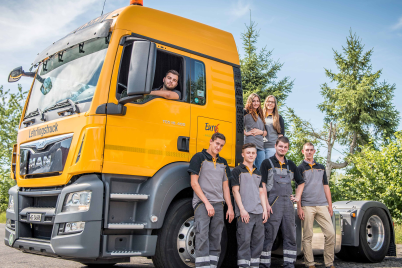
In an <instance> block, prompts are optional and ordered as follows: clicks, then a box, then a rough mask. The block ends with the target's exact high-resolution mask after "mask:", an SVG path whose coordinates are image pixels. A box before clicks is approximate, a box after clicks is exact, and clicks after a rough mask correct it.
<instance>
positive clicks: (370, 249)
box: [358, 208, 391, 262]
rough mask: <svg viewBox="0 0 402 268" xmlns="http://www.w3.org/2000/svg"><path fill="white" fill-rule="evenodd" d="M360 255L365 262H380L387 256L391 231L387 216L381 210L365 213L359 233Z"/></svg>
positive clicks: (374, 209) (371, 209)
mask: <svg viewBox="0 0 402 268" xmlns="http://www.w3.org/2000/svg"><path fill="white" fill-rule="evenodd" d="M359 235H360V239H359V247H358V254H359V255H360V257H361V261H363V262H380V261H382V260H383V259H384V258H385V256H386V255H387V252H388V248H389V243H390V241H391V237H390V235H391V230H390V225H389V221H388V217H387V214H386V213H385V211H384V210H383V209H381V208H370V209H368V210H367V211H366V213H364V215H363V219H362V222H361V224H360V231H359Z"/></svg>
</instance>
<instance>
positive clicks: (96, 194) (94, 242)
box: [4, 174, 104, 259]
mask: <svg viewBox="0 0 402 268" xmlns="http://www.w3.org/2000/svg"><path fill="white" fill-rule="evenodd" d="M84 190H91V191H92V198H91V205H90V208H89V210H88V211H85V212H61V211H62V206H63V202H64V199H65V197H66V195H67V194H69V193H72V192H78V191H84ZM9 193H10V195H13V196H14V200H15V205H14V210H13V211H10V210H7V212H6V216H7V219H11V220H12V221H15V225H14V226H15V228H14V230H13V229H12V228H10V226H6V230H5V238H4V243H5V245H7V246H11V247H14V248H17V249H20V250H23V251H28V252H35V253H38V254H43V255H52V256H56V257H63V258H72V259H96V258H99V256H100V247H101V229H102V212H103V196H104V187H103V182H102V181H101V180H100V179H99V178H98V176H97V175H95V174H91V175H83V176H81V177H80V178H79V179H78V180H77V181H76V182H75V183H73V184H71V185H68V186H66V187H64V188H62V189H57V188H55V189H53V190H49V189H46V190H44V189H42V190H40V189H25V191H20V189H18V187H17V186H15V187H13V188H11V189H10V191H9ZM52 204H54V205H52ZM44 206H49V207H44ZM29 211H32V212H35V213H37V212H39V213H41V214H42V220H41V222H30V221H29V219H28V217H27V212H28V213H29ZM77 221H83V222H85V228H84V230H83V231H81V232H79V233H73V234H61V233H60V232H59V228H60V227H61V226H62V225H63V224H65V223H67V222H77Z"/></svg>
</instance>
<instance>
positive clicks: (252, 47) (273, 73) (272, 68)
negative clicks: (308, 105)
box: [240, 17, 294, 103]
mask: <svg viewBox="0 0 402 268" xmlns="http://www.w3.org/2000/svg"><path fill="white" fill-rule="evenodd" d="M259 35H260V34H259V31H258V30H257V25H256V23H255V22H254V21H252V20H251V17H250V24H249V25H247V24H246V31H245V32H244V33H242V35H241V37H242V40H243V49H244V57H243V58H242V59H240V69H241V75H242V87H243V100H244V103H245V102H246V101H247V98H248V96H249V95H250V94H251V93H257V94H258V95H259V96H260V97H261V100H262V102H263V101H264V100H265V98H266V97H267V96H268V95H274V96H275V97H276V98H277V99H278V101H279V102H280V103H284V102H285V100H286V98H287V96H288V94H289V93H290V92H291V90H292V87H293V82H294V81H293V80H291V79H290V77H288V76H286V77H284V78H283V79H281V80H278V76H277V73H278V72H279V71H280V70H281V68H282V66H283V63H280V62H279V60H278V61H274V60H273V59H272V58H271V56H272V52H273V50H267V48H266V46H265V47H263V48H262V49H261V50H260V51H258V50H257V47H256V45H257V41H258V37H259Z"/></svg>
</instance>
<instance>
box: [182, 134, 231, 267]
mask: <svg viewBox="0 0 402 268" xmlns="http://www.w3.org/2000/svg"><path fill="white" fill-rule="evenodd" d="M225 140H226V139H225V136H224V135H223V134H221V133H214V134H213V135H212V137H211V140H210V142H209V148H208V149H207V150H205V149H204V150H203V151H202V152H199V153H196V154H195V155H194V156H193V158H191V161H190V166H189V168H188V172H190V174H191V187H192V188H193V190H194V197H193V208H194V226H195V234H196V236H195V255H196V258H195V266H196V267H211V268H213V267H216V266H217V265H218V262H219V255H220V253H221V236H222V230H223V226H224V215H223V214H224V212H223V205H224V201H226V204H227V206H228V211H227V213H226V219H228V220H229V222H232V220H233V218H234V212H233V206H232V202H231V199H230V190H229V181H228V179H229V178H231V175H230V169H229V166H228V163H227V162H226V160H225V159H224V158H222V157H220V156H219V152H220V151H221V150H222V148H223V146H224V145H225Z"/></svg>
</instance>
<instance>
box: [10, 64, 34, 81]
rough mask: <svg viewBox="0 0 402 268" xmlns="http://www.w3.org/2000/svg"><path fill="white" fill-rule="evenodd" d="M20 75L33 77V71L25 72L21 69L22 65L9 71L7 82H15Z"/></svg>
mask: <svg viewBox="0 0 402 268" xmlns="http://www.w3.org/2000/svg"><path fill="white" fill-rule="evenodd" d="M21 76H28V77H35V73H34V72H27V73H26V72H24V70H23V69H22V66H20V67H17V68H15V69H14V70H12V71H11V73H10V74H9V75H8V82H9V83H13V82H17V81H18V80H20V79H21Z"/></svg>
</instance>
